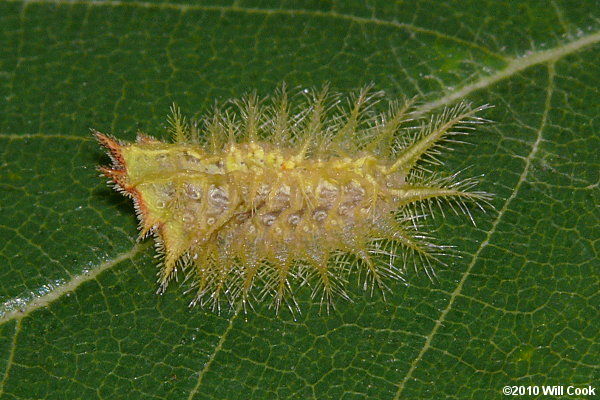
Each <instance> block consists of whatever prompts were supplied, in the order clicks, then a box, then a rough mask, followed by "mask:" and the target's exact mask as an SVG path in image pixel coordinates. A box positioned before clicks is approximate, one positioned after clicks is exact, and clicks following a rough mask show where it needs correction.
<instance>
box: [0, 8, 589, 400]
mask: <svg viewBox="0 0 600 400" xmlns="http://www.w3.org/2000/svg"><path fill="white" fill-rule="evenodd" d="M598 10H600V3H599V2H598V1H585V2H583V3H581V4H580V3H577V4H576V3H575V2H568V1H551V2H539V1H521V2H503V3H502V4H501V3H500V2H493V1H484V2H482V1H455V2H433V1H431V2H430V1H417V2H406V3H405V2H398V3H394V2H388V1H369V2H363V1H335V2H318V1H308V2H305V3H304V4H302V5H301V6H299V5H298V4H297V2H292V1H280V2H275V1H271V0H264V1H260V0H256V1H244V0H242V1H235V2H228V1H219V0H215V1H214V2H208V1H192V0H190V1H187V2H185V1H184V2H181V3H173V2H164V1H154V0H153V1H147V2H138V1H104V0H100V1H60V0H56V1H50V0H48V1H45V0H32V1H26V2H25V1H17V0H15V1H12V0H9V1H6V0H2V1H0V49H2V50H1V51H0V188H1V190H0V260H1V265H2V267H1V268H0V398H2V399H33V398H89V399H91V398H99V399H100V398H110V399H132V398H140V399H141V398H148V399H150V398H153V399H185V398H189V399H204V398H206V399H209V398H215V399H224V398H227V399H236V398H248V399H263V398H315V399H317V398H318V399H342V398H343V399H359V398H377V399H414V398H436V399H438V398H460V399H463V398H464V399H467V398H473V399H480V398H503V397H504V396H503V395H502V388H503V386H505V385H525V386H529V385H574V386H577V387H582V386H586V385H592V386H593V385H594V384H597V383H598V378H599V369H598V365H599V363H600V357H599V354H600V345H599V342H598V338H599V322H598V321H599V319H598V310H599V308H600V297H599V293H600V284H599V274H598V267H599V261H598V260H599V255H600V254H599V253H600V240H599V239H600V230H599V228H598V226H599V222H600V208H599V207H598V199H599V198H600V189H599V186H598V185H599V182H600V176H599V170H600V159H599V157H598V149H600V134H599V132H600V118H599V117H598V116H599V115H600V101H599V95H600V93H599V90H598V88H599V87H600V78H599V77H600V66H599V64H598V59H599V51H600V45H599V42H600V24H599V23H598V20H599V15H598V12H597V11H598ZM282 81H285V82H287V84H288V85H289V86H290V87H298V88H306V87H315V86H317V87H318V86H321V85H323V84H324V83H326V82H329V83H330V85H331V87H332V88H333V89H335V90H337V91H342V92H347V91H352V90H355V89H357V88H360V87H361V86H363V85H365V84H367V83H370V82H374V83H375V84H376V87H377V88H378V89H383V90H385V91H386V93H387V97H388V98H390V99H393V98H397V97H399V96H401V95H404V96H407V97H412V96H415V95H417V96H419V99H420V105H419V107H420V110H421V111H423V112H427V111H436V110H437V111H439V110H440V109H441V108H442V107H444V106H447V105H452V104H454V103H455V102H457V101H461V100H465V101H469V102H472V103H473V104H475V105H480V104H492V105H494V106H495V107H494V108H493V109H489V110H486V112H485V115H484V116H485V117H486V118H489V119H491V120H493V121H494V122H493V123H490V124H487V125H486V126H484V127H482V128H480V129H478V131H477V133H474V134H473V135H471V136H469V137H468V138H466V141H467V142H469V143H470V144H469V145H462V144H459V145H455V146H454V151H452V152H448V153H446V154H444V156H443V159H444V165H443V166H442V167H441V169H442V170H443V171H446V172H454V171H458V170H462V169H465V168H467V167H469V169H468V170H467V171H466V172H465V174H467V175H471V176H475V175H481V178H480V181H481V182H480V185H479V188H481V189H483V190H487V191H489V192H492V193H494V194H495V197H494V200H493V204H494V206H495V208H496V210H495V211H492V210H488V212H487V213H482V212H480V211H474V217H475V220H476V222H477V225H476V226H472V225H470V224H469V223H468V221H465V219H464V218H462V217H458V216H455V215H453V214H452V213H451V212H449V213H446V215H445V217H442V216H438V217H436V218H434V219H430V220H429V227H430V229H431V230H432V232H433V233H434V234H435V236H436V237H437V238H439V241H440V242H441V243H443V244H449V245H453V246H456V249H457V253H458V254H460V256H461V257H460V258H458V257H455V258H449V259H448V260H446V261H447V263H448V265H447V266H438V267H437V268H436V271H437V276H438V281H437V282H431V281H429V280H428V278H427V277H426V276H425V274H424V273H423V272H422V271H421V272H419V271H417V272H415V271H409V273H408V275H407V281H408V284H407V285H403V284H401V283H395V284H392V287H391V289H392V291H391V292H390V293H388V294H387V298H386V301H383V299H382V298H381V296H380V295H378V294H375V295H373V296H371V294H370V292H368V291H367V292H364V291H363V290H362V289H360V288H358V287H355V288H351V291H352V293H351V294H352V298H353V299H354V302H353V303H348V302H343V301H339V302H338V303H337V310H336V311H335V312H333V313H331V314H329V315H327V314H326V313H319V305H318V304H315V302H314V301H311V300H310V298H309V296H308V294H307V293H300V294H299V301H300V303H301V308H302V310H303V313H302V314H301V315H296V316H295V318H294V317H292V316H291V315H289V314H286V313H282V314H280V315H279V316H275V315H274V312H273V310H272V309H269V308H268V307H267V306H266V305H258V306H257V307H256V309H255V310H254V311H253V312H250V313H248V314H247V315H245V314H244V313H243V312H235V311H234V312H231V313H227V312H225V313H222V314H221V315H217V314H215V313H212V312H210V311H205V310H201V309H198V308H194V309H189V308H188V307H187V304H188V303H189V301H190V300H191V298H192V294H190V293H188V294H184V287H182V288H179V287H177V286H178V285H171V286H170V287H169V290H168V291H167V293H166V294H165V295H163V296H156V295H154V292H155V290H156V271H157V269H156V266H155V260H154V258H153V256H154V254H155V253H154V250H153V248H152V247H153V246H152V243H151V241H145V242H142V243H137V244H136V241H135V237H136V225H137V224H136V221H135V216H134V212H133V207H132V205H131V203H130V201H128V200H127V199H125V198H122V197H121V196H120V195H118V194H117V193H114V192H113V191H112V190H111V189H110V188H108V187H107V186H106V185H105V182H103V180H102V179H100V178H98V176H97V171H96V170H95V167H96V165H98V164H100V163H105V162H106V158H105V156H104V155H103V154H102V151H101V150H100V149H99V146H98V145H97V143H95V142H94V141H93V140H92V137H91V135H90V132H89V128H95V129H98V130H100V131H103V132H106V133H113V134H115V135H116V136H118V137H119V138H123V139H128V140H131V139H133V138H134V136H135V133H136V131H138V130H142V131H144V132H147V133H150V134H154V135H157V136H161V135H162V136H163V137H165V133H166V130H165V123H166V115H167V113H168V109H169V106H170V105H171V103H172V102H176V103H177V104H179V105H180V107H181V108H182V110H183V111H184V112H186V113H188V114H193V115H196V116H200V115H201V113H202V112H203V111H205V110H207V109H210V108H211V106H212V105H213V103H214V101H215V99H226V98H230V97H237V96H240V95H241V94H243V93H246V92H248V91H250V90H253V89H256V90H257V91H258V92H259V93H261V94H269V93H271V92H272V91H273V90H274V89H275V88H276V87H277V86H278V85H279V84H280V82H282ZM598 390H600V388H598ZM534 397H535V396H534ZM545 398H547V397H545Z"/></svg>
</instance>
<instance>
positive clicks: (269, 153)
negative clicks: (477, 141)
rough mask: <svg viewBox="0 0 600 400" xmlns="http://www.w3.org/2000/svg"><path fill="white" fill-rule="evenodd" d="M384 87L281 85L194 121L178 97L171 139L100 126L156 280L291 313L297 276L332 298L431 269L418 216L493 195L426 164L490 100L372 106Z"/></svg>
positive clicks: (113, 177)
mask: <svg viewBox="0 0 600 400" xmlns="http://www.w3.org/2000/svg"><path fill="white" fill-rule="evenodd" d="M382 96H383V94H382V93H381V92H373V91H372V90H371V88H370V87H366V88H364V89H362V90H361V91H360V92H359V93H357V94H355V95H353V96H351V97H350V98H349V99H348V101H342V100H341V96H340V95H337V94H330V93H328V90H327V88H324V89H323V90H320V91H304V92H303V93H301V94H300V95H299V96H298V97H301V98H302V99H303V100H302V101H300V104H298V105H296V106H294V105H293V104H294V101H292V100H290V99H289V98H288V95H287V93H286V90H285V87H282V88H281V89H280V90H279V91H278V92H277V93H276V95H275V96H273V98H259V97H258V96H257V95H256V94H250V95H248V96H246V97H245V98H243V99H241V100H233V101H230V102H228V103H227V104H226V105H225V106H224V107H221V108H218V107H217V108H215V110H214V112H213V113H211V115H209V116H206V117H205V118H204V119H202V120H201V121H200V123H199V124H198V123H188V121H186V119H185V118H183V117H182V116H181V114H180V112H179V110H178V109H177V108H176V107H173V108H172V114H171V116H170V118H169V124H170V131H171V132H172V135H173V137H174V143H164V142H162V141H159V140H157V139H154V138H152V137H150V136H148V135H145V134H141V133H140V134H138V137H137V141H136V142H135V143H126V142H122V141H119V140H117V139H114V138H112V137H110V136H107V135H104V134H102V133H100V132H97V131H94V135H95V136H96V138H97V139H98V141H99V142H100V143H101V144H102V145H103V146H104V147H105V148H106V149H107V150H108V153H109V156H110V157H111V159H112V165H111V166H103V167H100V171H101V172H102V174H103V175H104V176H106V177H108V178H109V179H110V181H112V183H113V184H114V186H115V188H116V189H117V190H119V191H120V192H121V193H123V194H124V195H126V196H129V197H131V198H132V199H133V201H134V205H135V210H136V212H137V215H138V218H139V221H140V227H139V228H140V239H142V238H144V237H146V236H147V235H148V234H150V233H153V234H154V235H155V237H156V247H157V250H158V253H159V254H160V257H161V258H162V262H161V265H160V272H159V274H158V276H159V278H158V283H159V290H158V292H163V291H164V290H165V288H166V287H167V285H168V283H169V281H170V280H171V279H172V278H173V277H174V276H176V273H177V269H182V270H183V271H184V272H185V275H186V280H189V281H190V282H191V287H192V288H193V289H194V290H196V291H197V294H196V296H195V298H194V300H193V301H192V303H191V305H195V304H200V305H202V306H204V305H208V306H210V307H212V308H213V309H217V310H220V308H221V304H222V303H229V304H230V305H233V304H234V303H237V302H238V301H242V302H243V305H244V307H246V305H251V301H253V300H256V299H259V300H260V299H263V298H265V297H272V298H273V304H274V306H275V307H276V309H277V310H279V307H280V306H281V305H282V304H285V305H287V306H288V307H289V308H290V310H292V311H293V309H294V308H297V307H298V305H297V303H296V302H295V301H294V300H293V292H294V291H295V290H296V289H297V288H298V287H299V286H302V285H309V286H310V287H311V289H312V294H313V297H318V298H320V301H321V304H325V305H326V306H327V308H329V306H330V305H331V304H332V299H333V298H334V296H335V295H338V296H341V297H343V298H348V295H347V294H346V291H345V290H344V286H345V284H346V283H347V281H348V280H349V277H350V276H353V275H355V276H357V277H358V279H359V282H362V285H364V288H365V289H367V288H369V287H370V288H373V287H375V286H377V287H379V288H381V289H385V285H386V283H385V280H386V279H389V278H391V279H403V278H402V275H403V273H404V270H405V269H406V265H407V257H410V258H412V259H413V260H414V261H415V262H418V263H419V264H422V265H423V266H424V268H425V271H427V273H428V275H430V276H431V274H432V273H433V270H432V268H431V265H430V263H431V260H436V257H438V256H439V255H441V254H444V249H445V248H446V247H445V246H438V245H435V244H433V243H432V242H431V241H430V239H429V238H428V237H427V236H426V235H424V234H423V233H422V232H420V231H419V225H420V224H419V221H420V220H421V219H422V218H423V217H424V216H425V215H428V214H430V213H431V212H433V210H432V209H433V206H440V207H442V206H444V204H443V203H447V205H449V206H451V207H452V208H453V209H454V210H455V211H456V212H462V213H465V214H467V215H469V217H470V214H469V209H468V207H467V204H466V203H467V202H473V203H475V204H478V205H480V204H481V203H482V202H484V203H485V202H487V201H488V199H489V197H490V195H489V194H487V193H484V192H480V191H472V190H471V189H472V188H473V186H474V185H475V184H476V181H475V180H473V179H463V180H459V179H458V178H457V174H455V175H452V176H446V177H444V176H441V175H437V174H434V173H432V172H431V171H430V170H429V169H428V164H440V161H439V160H438V159H437V158H436V156H438V155H439V153H440V152H439V150H440V149H441V148H442V147H443V146H444V144H447V143H449V142H452V141H453V140H452V138H454V137H455V136H456V135H460V134H465V133H466V132H467V131H468V130H469V129H471V128H472V127H473V124H478V123H481V122H483V121H484V120H483V119H482V118H479V117H477V116H476V113H477V112H478V111H480V110H482V109H484V108H486V106H483V107H479V108H470V107H469V106H468V105H467V104H465V103H462V104H459V105H457V106H455V107H452V108H447V109H446V110H444V111H443V112H442V113H441V114H439V115H437V116H433V117H431V118H430V119H429V120H420V119H419V118H417V117H416V114H415V113H414V111H412V104H411V103H412V102H410V101H409V102H405V103H391V104H390V106H389V111H388V112H387V113H383V114H378V113H376V112H375V111H374V108H375V107H374V105H375V104H376V103H377V102H379V101H380V100H381V98H382ZM415 125H418V128H415ZM480 207H481V206H480ZM398 258H400V260H397V259H398ZM353 270H356V272H354V273H353V272H352V271H353ZM352 274H353V275H352Z"/></svg>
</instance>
